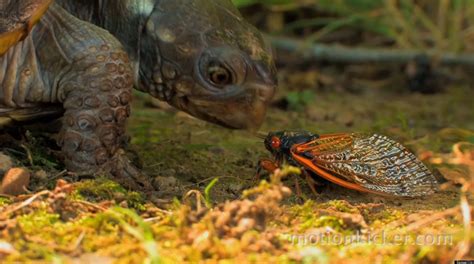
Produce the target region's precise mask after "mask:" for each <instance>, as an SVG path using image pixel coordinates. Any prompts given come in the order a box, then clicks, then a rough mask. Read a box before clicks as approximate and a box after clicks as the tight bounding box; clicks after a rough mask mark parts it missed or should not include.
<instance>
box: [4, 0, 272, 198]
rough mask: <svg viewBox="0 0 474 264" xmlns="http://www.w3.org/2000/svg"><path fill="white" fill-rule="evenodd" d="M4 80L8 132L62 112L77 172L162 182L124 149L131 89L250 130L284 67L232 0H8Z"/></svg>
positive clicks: (63, 133)
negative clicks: (150, 176)
mask: <svg viewBox="0 0 474 264" xmlns="http://www.w3.org/2000/svg"><path fill="white" fill-rule="evenodd" d="M0 85H1V86H0V87H1V89H0V130H2V129H4V128H5V127H8V126H10V127H12V126H13V127H18V126H20V125H21V124H22V123H23V122H32V121H33V122H34V121H36V120H44V119H46V120H52V119H55V118H58V117H60V120H61V123H60V124H61V128H60V131H58V137H57V138H58V140H57V141H58V145H59V146H60V147H61V156H63V157H64V164H65V166H66V168H67V169H68V170H69V171H71V172H73V173H78V174H93V175H95V174H97V173H105V174H107V175H112V176H114V177H115V178H116V179H117V180H119V181H120V182H121V183H122V184H125V185H126V186H129V187H131V188H138V189H153V187H152V186H151V184H150V183H149V181H148V180H147V179H146V177H145V176H144V175H143V174H142V173H141V172H140V170H139V169H137V168H136V167H135V166H134V165H133V164H132V163H131V162H130V161H129V159H128V158H127V156H126V153H125V151H124V149H123V143H124V141H125V139H126V138H127V137H126V136H125V125H126V120H127V118H128V117H129V115H130V102H131V100H132V93H131V92H132V88H135V89H137V90H139V91H141V92H144V93H148V94H150V95H151V96H153V97H155V98H158V99H160V100H162V101H166V102H168V103H169V104H170V105H172V106H174V107H176V108H178V109H180V110H182V111H185V112H187V113H189V114H191V115H193V116H196V117H198V118H200V119H203V120H206V121H210V122H212V123H215V124H218V125H222V126H224V127H228V128H234V129H248V128H256V127H258V126H259V125H260V124H261V123H262V121H263V119H264V115H265V111H266V108H267V106H268V104H269V102H270V100H271V98H272V97H273V94H274V92H275V88H276V70H275V66H274V62H273V59H272V55H271V50H270V48H269V47H268V45H266V43H265V41H264V39H263V37H262V34H261V33H260V32H259V31H258V30H257V29H256V28H255V27H253V26H252V25H250V24H249V23H248V22H246V21H245V20H244V19H243V18H242V16H241V14H240V13H239V11H238V10H237V9H236V7H235V6H234V5H233V4H232V2H231V0H56V1H54V0H22V1H16V0H2V1H1V2H0Z"/></svg>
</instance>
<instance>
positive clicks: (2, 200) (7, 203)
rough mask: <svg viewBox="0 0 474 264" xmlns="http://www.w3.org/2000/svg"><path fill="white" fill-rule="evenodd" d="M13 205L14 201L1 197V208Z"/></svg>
mask: <svg viewBox="0 0 474 264" xmlns="http://www.w3.org/2000/svg"><path fill="white" fill-rule="evenodd" d="M11 203H12V200H11V199H10V198H8V197H2V196H0V207H2V206H5V205H9V204H11Z"/></svg>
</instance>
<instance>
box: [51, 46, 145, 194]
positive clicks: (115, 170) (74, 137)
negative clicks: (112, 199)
mask: <svg viewBox="0 0 474 264" xmlns="http://www.w3.org/2000/svg"><path fill="white" fill-rule="evenodd" d="M71 67H72V69H70V70H69V71H67V72H68V74H67V75H66V76H65V77H64V78H63V79H62V80H61V81H60V84H59V96H58V97H59V99H60V100H61V99H63V102H64V103H63V105H64V108H65V110H66V112H65V114H64V118H63V125H62V129H61V132H60V137H59V139H60V140H59V144H60V146H61V147H62V153H63V154H64V156H65V164H66V167H67V169H68V170H70V171H72V172H75V173H79V174H81V175H85V174H88V175H98V174H104V173H105V174H106V175H112V176H113V177H114V178H115V179H117V180H118V181H119V182H120V183H121V184H123V185H124V186H125V187H129V188H132V189H135V190H141V191H152V190H153V187H152V185H151V181H150V179H147V178H146V177H145V176H144V175H143V174H142V173H140V171H139V170H138V169H137V168H135V167H134V166H133V165H132V164H131V163H130V161H129V159H128V158H127V156H126V154H125V151H124V150H123V149H122V148H121V144H122V141H123V139H124V137H125V121H126V120H127V118H128V116H129V115H130V101H131V91H132V86H133V77H132V76H133V75H132V70H131V67H130V63H129V60H128V57H127V54H126V53H125V52H124V51H122V50H121V48H112V47H111V46H110V45H107V44H103V45H100V46H90V47H89V48H88V50H87V56H85V57H83V58H82V59H81V60H80V61H77V62H75V63H73V65H72V66H71Z"/></svg>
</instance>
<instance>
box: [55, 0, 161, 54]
mask: <svg viewBox="0 0 474 264" xmlns="http://www.w3.org/2000/svg"><path fill="white" fill-rule="evenodd" d="M57 2H58V3H59V4H60V5H61V6H62V7H63V8H65V9H66V10H67V11H69V12H70V13H71V14H73V15H74V16H76V17H78V18H80V19H82V20H85V21H89V22H91V23H93V24H95V25H97V26H99V27H102V28H104V29H106V30H108V31H109V32H110V33H112V35H114V36H115V37H116V38H117V39H118V40H119V41H120V42H121V43H122V45H123V46H124V47H125V49H126V50H127V52H128V54H129V56H130V57H131V59H132V60H133V61H135V62H138V61H139V54H140V51H139V50H138V47H140V37H141V33H142V30H143V26H144V24H145V23H146V20H147V19H148V17H149V16H150V14H151V12H152V11H153V8H154V6H155V2H156V0H93V1H91V0H57Z"/></svg>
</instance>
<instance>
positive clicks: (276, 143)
mask: <svg viewBox="0 0 474 264" xmlns="http://www.w3.org/2000/svg"><path fill="white" fill-rule="evenodd" d="M271 145H272V148H274V149H279V148H280V145H281V141H280V139H279V138H277V137H272V142H271Z"/></svg>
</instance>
